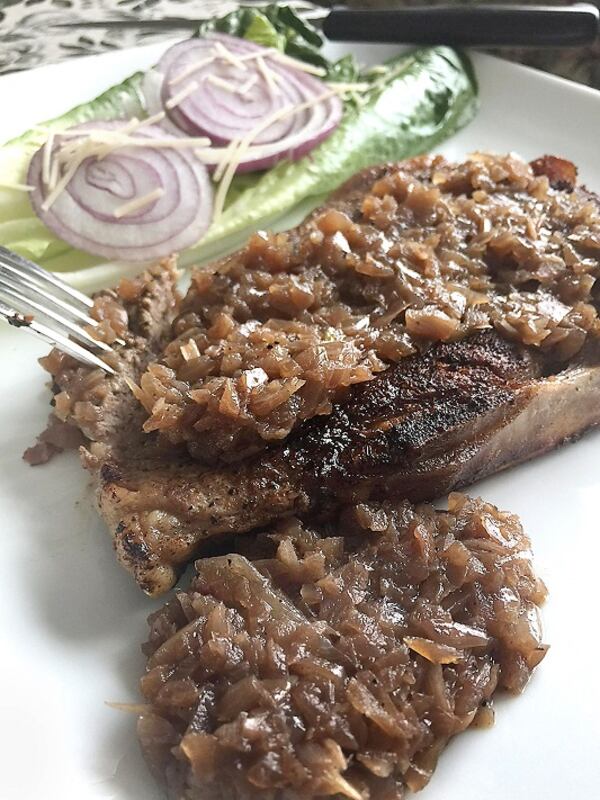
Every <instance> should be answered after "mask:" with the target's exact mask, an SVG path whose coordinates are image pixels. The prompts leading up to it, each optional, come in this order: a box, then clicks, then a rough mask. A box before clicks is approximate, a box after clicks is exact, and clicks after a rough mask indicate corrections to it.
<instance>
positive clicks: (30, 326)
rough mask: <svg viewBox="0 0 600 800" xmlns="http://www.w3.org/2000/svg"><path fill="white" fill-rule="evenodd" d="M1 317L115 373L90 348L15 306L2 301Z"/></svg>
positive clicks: (87, 361) (66, 351)
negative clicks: (32, 317) (18, 310)
mask: <svg viewBox="0 0 600 800" xmlns="http://www.w3.org/2000/svg"><path fill="white" fill-rule="evenodd" d="M0 317H4V319H5V320H6V321H7V322H8V324H9V325H13V326H14V327H16V328H25V330H27V331H29V332H30V333H33V334H35V335H36V336H38V337H39V338H40V339H43V340H44V341H45V342H47V343H48V344H50V345H53V346H56V347H58V349H59V350H62V351H63V352H64V353H68V355H70V356H73V358H76V359H77V360H78V361H81V362H83V363H84V364H88V365H90V366H93V367H98V368H100V369H102V370H104V372H107V373H108V374H109V375H114V374H115V371H114V369H113V368H112V367H110V366H109V365H108V364H105V363H104V361H102V360H101V359H100V358H98V356H96V355H94V354H93V353H90V352H89V350H86V349H85V348H84V347H82V346H81V345H79V344H77V342H73V341H72V340H71V339H68V338H67V337H66V336H63V335H62V334H61V333H58V332H57V331H53V330H51V329H50V328H48V327H47V326H46V325H43V324H42V323H41V322H36V320H34V319H27V317H26V316H24V315H23V314H19V313H18V312H17V311H15V310H14V309H13V308H10V306H7V305H5V304H4V303H2V302H1V301H0Z"/></svg>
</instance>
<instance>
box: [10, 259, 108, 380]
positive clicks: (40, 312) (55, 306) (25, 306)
mask: <svg viewBox="0 0 600 800" xmlns="http://www.w3.org/2000/svg"><path fill="white" fill-rule="evenodd" d="M93 305H94V304H93V302H92V301H91V300H90V298H89V297H86V295H84V294H82V293H81V292H78V291H77V289H73V287H72V286H69V285H68V284H67V283H65V282H64V281H62V280H60V278H58V277H57V276H56V275H55V274H54V273H53V272H48V271H47V270H45V269H42V267H40V266H38V265H37V264H34V263H33V261H29V260H28V259H26V258H23V257H22V256H20V255H17V253H13V252H12V250H8V249H7V248H6V247H1V246H0V317H2V318H3V319H5V320H6V321H7V322H8V324H9V325H13V326H14V327H16V328H22V329H23V330H27V331H29V332H30V333H33V334H35V335H36V336H38V337H39V338H40V339H43V340H44V341H45V342H48V344H51V345H52V346H53V347H56V348H57V349H58V350H61V351H62V352H63V353H67V354H68V355H70V356H73V358H76V359H77V360H78V361H81V362H82V363H83V364H87V365H88V366H93V367H99V368H100V369H102V370H104V372H106V373H108V374H109V375H114V372H115V371H114V369H113V368H112V367H110V366H109V365H108V364H106V363H105V362H104V361H103V360H102V358H101V357H100V356H101V355H102V354H107V353H112V352H113V349H112V347H110V346H109V345H107V344H106V343H105V342H101V341H99V340H98V339H96V338H94V336H92V334H91V333H89V332H88V331H87V330H86V329H85V328H84V327H83V326H86V327H87V328H95V327H96V326H97V325H98V322H97V321H96V320H95V319H93V318H92V317H91V316H90V314H89V311H90V308H91V307H92V306H93ZM40 318H41V320H42V321H40ZM118 341H120V340H118ZM121 343H122V342H121Z"/></svg>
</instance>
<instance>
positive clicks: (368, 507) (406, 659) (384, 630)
mask: <svg viewBox="0 0 600 800" xmlns="http://www.w3.org/2000/svg"><path fill="white" fill-rule="evenodd" d="M246 544H247V555H250V554H251V551H254V558H252V556H250V558H246V557H245V556H244V555H240V554H236V555H230V556H222V557H216V558H207V559H202V560H200V561H198V562H197V564H196V569H197V574H196V577H195V578H194V579H193V580H192V583H191V586H190V588H189V589H188V590H187V591H185V592H183V591H181V592H178V593H177V594H176V596H175V598H174V599H173V600H171V601H170V602H169V603H168V604H167V605H166V606H165V607H164V608H163V609H162V610H161V611H158V612H156V613H155V614H153V615H152V616H151V617H150V620H149V621H150V637H149V640H148V642H147V644H146V645H145V652H146V654H147V655H148V664H147V670H146V674H145V675H144V677H143V678H142V681H141V690H142V693H143V695H144V697H145V700H146V703H147V705H146V707H145V709H144V711H143V712H142V715H141V717H140V719H139V722H138V735H139V738H140V741H141V744H142V748H143V751H144V754H145V757H146V759H147V761H148V763H149V765H150V767H151V769H152V771H153V772H154V774H155V775H156V776H157V778H158V779H159V780H160V781H161V782H162V783H164V784H166V785H167V787H168V789H169V797H172V798H173V800H184V798H185V800H225V798H230V797H235V798H237V799H238V800H243V799H244V798H248V800H250V799H251V798H265V800H275V799H276V798H277V800H301V798H312V797H315V796H319V797H320V796H325V797H327V796H335V797H347V798H351V800H366V799H367V798H369V800H399V798H402V797H403V796H404V793H405V789H407V788H409V789H411V790H413V791H416V790H418V789H421V788H422V787H423V786H424V785H425V784H426V783H427V782H428V781H429V778H430V777H431V774H432V772H433V770H434V769H435V766H436V762H437V759H438V756H439V755H440V753H441V751H442V750H443V748H444V747H445V745H446V744H447V742H448V741H449V739H450V738H451V737H453V736H455V735H456V734H457V733H460V732H461V731H463V730H465V729H466V728H467V727H468V726H469V725H471V724H473V723H475V724H477V723H478V722H479V721H481V722H485V721H486V719H489V715H490V702H491V699H492V696H493V694H494V692H495V691H496V689H499V688H501V689H507V690H509V691H511V692H515V693H517V692H520V691H521V690H522V689H523V688H524V687H525V685H526V684H527V681H528V680H529V677H530V675H531V672H532V670H533V669H534V667H535V666H536V665H537V664H538V663H539V662H540V661H541V660H542V658H543V657H544V655H545V653H546V649H547V648H546V646H545V645H543V644H542V639H541V630H540V623H539V616H538V606H539V605H540V603H541V602H543V600H544V597H545V588H544V586H543V584H542V583H541V582H540V581H539V580H538V579H537V578H536V576H535V574H534V572H533V569H532V565H531V561H530V552H529V541H528V539H527V537H526V536H525V534H524V533H523V531H522V529H521V526H520V524H519V521H518V519H517V518H516V517H514V516H512V515H510V514H506V513H502V512H500V511H498V510H497V509H496V508H494V507H493V506H490V505H488V504H485V503H483V502H481V501H480V500H470V499H469V498H467V497H464V496H462V495H458V494H454V495H451V496H450V498H449V510H448V512H439V511H434V510H433V509H432V508H431V507H430V506H421V507H416V508H415V507H413V506H411V505H410V504H408V503H400V504H389V503H384V504H372V503H370V504H364V503H362V504H358V505H352V506H347V507H345V508H343V509H342V510H341V511H340V512H339V514H338V516H337V518H336V519H335V520H334V521H332V522H331V523H330V524H329V525H328V526H326V527H321V528H319V529H318V530H317V529H315V528H314V527H313V526H310V527H308V526H305V525H302V524H301V523H300V522H299V521H298V520H296V519H290V520H287V521H281V522H280V523H279V524H278V525H277V526H276V527H275V528H274V529H272V530H270V531H269V532H268V534H266V535H263V536H259V537H258V539H257V540H255V541H251V540H250V539H249V537H248V538H247V541H246ZM257 556H258V557H257Z"/></svg>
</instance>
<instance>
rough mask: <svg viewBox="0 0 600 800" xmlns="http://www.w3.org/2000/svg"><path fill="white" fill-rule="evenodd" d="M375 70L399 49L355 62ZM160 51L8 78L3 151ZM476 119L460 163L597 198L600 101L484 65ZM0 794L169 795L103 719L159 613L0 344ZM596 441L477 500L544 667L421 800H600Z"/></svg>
mask: <svg viewBox="0 0 600 800" xmlns="http://www.w3.org/2000/svg"><path fill="white" fill-rule="evenodd" d="M356 49H357V51H358V52H359V54H360V56H361V57H362V59H363V60H365V61H377V60H379V59H380V58H381V57H384V56H386V55H389V53H390V48H385V49H381V50H378V49H377V48H374V47H369V48H365V47H361V48H356ZM160 50H161V47H157V46H152V47H149V48H143V49H138V50H131V51H123V52H120V53H114V54H110V55H103V56H95V57H90V58H82V59H78V60H76V61H72V62H67V63H63V64H60V65H58V66H53V67H46V68H43V69H39V70H32V71H30V72H25V73H22V74H16V75H10V76H7V77H4V78H2V79H0V108H2V109H3V113H2V116H1V117H0V140H3V139H6V138H8V137H10V136H13V135H15V134H18V133H19V132H20V131H22V130H23V129H24V128H26V127H27V126H29V125H31V124H33V123H34V122H36V121H39V120H40V119H44V118H47V117H50V116H54V115H56V114H58V113H60V112H62V111H65V110H66V109H68V108H70V107H71V106H72V105H74V104H75V103H77V102H81V101H84V100H86V99H89V98H90V97H92V96H94V95H95V94H97V93H98V92H99V91H100V90H102V89H103V88H105V87H107V86H108V85H110V84H112V83H114V82H116V81H118V80H119V79H120V78H122V77H124V76H125V75H127V74H129V73H131V72H132V71H134V70H135V69H137V68H140V67H144V66H146V65H149V64H151V63H153V62H154V61H155V60H156V58H157V55H158V53H159V52H160ZM475 63H476V67H477V73H478V76H479V80H480V84H481V111H480V112H479V115H478V117H477V119H476V120H475V121H474V122H473V123H471V125H470V126H469V127H468V128H467V129H465V130H464V131H462V132H461V133H460V134H459V135H458V136H456V137H455V138H454V139H452V140H451V141H450V142H448V143H447V144H446V145H445V146H444V148H442V149H443V151H444V152H445V153H446V154H448V155H450V156H452V157H462V156H463V155H465V154H466V153H468V152H470V151H473V150H477V149H487V150H496V151H502V152H504V151H508V150H514V151H517V152H519V153H521V154H522V155H523V156H525V157H526V158H532V157H534V156H537V155H540V154H542V153H554V154H557V155H562V156H565V157H567V158H570V159H572V160H573V161H575V162H576V163H577V164H578V165H579V167H580V173H581V175H582V177H583V179H584V180H585V181H586V182H587V183H588V185H589V186H590V187H593V188H596V189H600V163H599V162H598V155H597V154H598V139H599V137H598V134H599V133H600V93H596V92H594V91H592V90H590V89H585V88H582V87H579V86H576V85H575V84H571V83H568V82H566V81H561V80H559V79H556V78H552V77H548V76H546V75H543V74H541V73H537V72H534V71H531V70H527V69H525V68H522V67H519V66H514V65H510V64H508V63H504V62H502V61H499V60H495V59H492V58H489V57H486V56H476V57H475ZM0 348H1V353H2V365H1V366H2V389H3V391H2V393H1V395H0V426H1V427H0V430H1V433H0V437H1V439H0V443H1V446H0V520H1V521H0V526H1V530H2V540H1V545H0V548H1V549H0V587H1V592H2V602H1V603H0V720H1V722H0V739H1V741H0V764H2V767H1V770H0V798H1V799H2V800H29V798H42V797H43V798H48V800H54V799H55V798H56V799H57V800H58V798H71V797H77V798H79V800H87V799H88V798H93V800H98V799H99V798H119V800H120V799H121V798H124V799H127V800H153V799H154V798H158V797H160V794H159V793H158V792H157V790H156V789H155V788H154V786H153V784H152V782H151V780H150V779H149V778H148V776H147V774H146V771H145V767H144V765H143V763H142V760H141V757H140V755H139V754H138V750H137V744H136V740H135V736H134V720H133V719H132V718H130V717H128V716H127V715H124V714H120V713H118V712H115V711H113V710H111V709H110V708H108V707H106V706H105V705H104V701H106V700H133V699H135V698H136V684H137V679H138V676H139V675H140V674H141V672H142V669H143V664H144V660H143V658H142V656H141V654H140V651H139V645H140V642H141V641H142V640H143V639H144V638H145V635H146V625H145V617H146V615H147V614H148V613H149V612H150V611H151V610H152V609H153V608H154V607H156V605H157V604H156V603H152V602H150V601H149V600H148V599H147V598H145V597H144V596H143V595H142V594H141V593H140V592H139V590H138V589H137V588H136V587H135V586H134V584H133V581H132V580H131V578H130V577H129V576H128V575H126V574H125V572H124V571H123V570H121V569H120V568H119V567H118V566H117V564H116V563H115V559H114V557H113V554H112V550H111V545H110V540H109V537H108V536H107V535H106V533H105V531H104V530H103V527H102V525H101V524H100V522H99V520H98V519H97V517H96V515H95V512H94V511H93V510H92V507H91V500H90V497H89V491H88V488H87V481H86V477H85V475H84V474H83V472H82V470H81V469H80V467H79V465H78V462H77V459H76V457H75V456H74V455H65V456H62V457H59V458H57V459H56V460H55V461H54V462H53V463H52V464H50V465H48V466H47V467H41V468H37V469H35V470H32V469H31V468H30V467H28V466H27V465H25V464H24V463H23V462H22V461H21V458H20V457H21V453H22V452H23V450H24V449H25V447H26V446H27V445H29V444H30V443H31V442H32V441H33V438H34V435H35V434H36V433H37V432H38V431H40V430H41V428H42V427H43V425H44V420H45V416H46V413H47V411H48V393H47V392H46V391H44V387H43V380H44V378H43V375H42V372H41V370H40V369H39V367H38V366H37V365H36V363H35V358H36V357H37V356H39V355H42V354H43V353H44V351H45V348H44V347H43V346H40V345H38V344H37V343H36V341H35V340H33V339H31V338H30V337H28V336H25V335H23V334H20V333H18V332H17V331H13V330H8V329H2V330H1V331H0ZM599 457H600V436H599V435H598V434H589V435H588V436H586V437H585V438H584V439H583V441H581V442H579V443H578V444H576V445H572V446H568V447H565V448H564V449H562V450H559V451H557V452H555V453H553V454H552V455H550V456H547V457H545V458H542V459H539V460H538V461H536V462H534V463H531V464H528V465H525V466H522V467H519V468H517V469H514V470H511V471H510V472H508V473H506V474H504V475H501V476H498V477H496V478H493V479H490V480H487V481H485V482H484V483H482V484H481V485H480V486H477V487H476V491H477V492H480V493H481V494H482V495H483V496H484V497H486V498H487V499H489V500H491V501H493V502H495V503H497V504H498V505H499V506H501V507H502V508H506V509H510V510H513V511H515V512H517V513H519V514H520V515H521V517H522V519H523V521H524V524H525V526H526V529H527V530H528V531H529V533H530V534H531V536H532V537H533V542H534V547H535V553H536V556H537V559H536V561H537V567H538V570H539V572H540V573H541V575H542V576H543V578H544V579H545V580H546V582H547V584H548V586H549V588H550V599H549V601H548V603H547V606H546V610H545V628H546V639H547V641H549V642H550V643H551V645H552V648H551V650H550V653H549V655H548V657H547V658H546V660H545V661H544V662H543V664H542V666H541V668H540V669H539V670H538V672H537V673H536V675H535V677H534V679H533V681H532V683H531V685H530V686H529V687H528V689H527V690H526V692H525V694H524V695H523V696H522V697H521V698H520V699H517V700H512V699H507V700H503V701H501V702H499V703H498V704H497V711H498V713H497V722H496V725H495V727H494V728H493V729H491V730H489V731H485V732H481V731H477V732H475V731H473V732H467V733H466V734H464V735H461V736H460V737H458V739H457V740H456V741H455V742H454V743H452V744H451V745H450V747H449V748H448V751H447V752H446V753H445V754H444V755H443V757H442V759H441V762H440V765H439V768H438V770H437V772H436V774H435V775H434V777H433V780H432V782H431V784H430V785H429V786H428V787H427V789H426V790H425V792H424V794H423V798H424V800H425V798H427V800H482V798H483V797H485V798H486V800H538V799H539V800H542V798H543V800H564V798H566V797H569V796H571V797H574V798H577V799H579V798H582V799H583V798H586V800H592V798H595V797H598V792H599V790H598V785H599V784H600V758H599V756H600V752H599V743H600V724H599V720H600V692H599V688H598V687H599V685H600V684H599V681H598V676H597V671H598V656H599V652H598V634H597V629H596V625H597V618H598V615H597V612H596V610H595V609H596V603H597V591H596V586H597V584H598V577H597V570H598V564H599V563H600V532H599V530H598V511H597V506H598V496H599V489H600V473H599V470H598V462H599Z"/></svg>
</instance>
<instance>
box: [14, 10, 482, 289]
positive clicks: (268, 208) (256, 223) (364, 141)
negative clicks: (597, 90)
mask: <svg viewBox="0 0 600 800" xmlns="http://www.w3.org/2000/svg"><path fill="white" fill-rule="evenodd" d="M286 9H287V7H286V6H268V7H266V8H263V10H262V12H261V11H258V10H256V9H249V8H242V9H238V11H236V12H233V14H232V15H227V16H226V17H223V18H221V19H220V20H216V21H215V20H211V22H210V25H212V26H213V27H212V29H218V30H226V31H227V32H228V33H229V32H231V33H234V34H235V35H239V34H240V33H242V34H243V35H247V36H248V37H249V38H254V40H261V43H263V44H268V46H278V47H281V48H282V49H285V50H286V52H291V50H290V47H291V48H292V50H293V48H294V47H295V48H300V49H301V50H302V49H303V48H304V49H307V51H310V53H312V56H314V57H315V59H316V61H317V62H318V63H320V64H321V65H325V68H326V69H327V70H328V72H329V75H330V76H331V78H333V77H335V79H337V80H344V81H352V80H355V79H356V77H357V73H356V64H355V61H354V59H353V57H352V56H346V57H344V58H343V59H340V60H339V61H337V62H335V63H331V62H328V61H327V60H326V59H324V58H323V56H322V55H321V54H320V53H319V49H318V43H320V42H321V37H320V34H319V32H318V31H316V30H315V29H312V28H311V27H310V26H307V25H306V24H305V23H304V22H302V20H299V21H298V18H296V17H295V15H294V12H292V11H291V10H289V9H288V10H286ZM219 26H220V27H219ZM275 37H277V38H275ZM312 56H311V58H312ZM302 57H306V54H304V55H303V56H302ZM319 59H320V61H319ZM307 60H308V59H307ZM142 78H143V74H142V73H136V74H135V75H132V76H131V77H130V78H128V79H127V80H125V81H124V82H123V83H121V84H119V85H118V86H114V87H112V88H110V89H109V90H107V91H106V92H104V93H103V94H102V95H100V96H99V97H97V98H96V99H95V100H92V101H91V102H89V103H84V104H82V105H80V106H77V107H76V108H74V109H72V110H71V111H70V112H68V113H67V114H64V115H63V116H61V117H58V118H57V119H54V120H50V121H48V122H46V123H42V124H41V125H40V126H39V129H33V130H31V131H28V132H27V133H25V134H23V135H22V136H20V137H18V138H16V139H13V140H11V141H10V142H7V143H6V144H5V145H4V146H2V147H0V244H3V245H5V246H6V247H9V248H11V249H12V250H15V251H16V252H18V253H21V254H22V255H24V256H26V257H28V258H31V259H33V260H34V261H36V262H38V263H40V264H42V266H45V267H46V268H48V269H52V270H55V271H64V272H69V273H70V276H69V280H72V282H73V283H76V284H77V285H79V286H81V287H83V288H90V287H94V288H95V287H96V286H97V285H98V284H99V283H103V282H104V280H106V281H107V282H108V281H109V280H113V279H114V276H115V275H116V274H119V272H121V273H125V272H131V270H132V269H133V268H132V267H131V266H127V265H124V264H116V263H115V264H111V265H106V264H105V262H104V261H103V260H102V259H101V258H99V257H96V256H93V255H90V254H88V253H83V252H81V251H78V250H75V249H73V248H71V247H70V246H69V245H68V244H67V243H65V242H63V241H62V240H61V239H58V238H57V237H56V236H54V235H53V234H52V233H51V232H50V231H49V230H48V229H47V228H46V226H45V225H44V224H43V223H42V222H41V221H40V220H39V219H38V218H37V217H36V216H35V214H34V212H33V210H32V209H31V206H30V202H29V197H28V195H27V194H26V193H24V192H20V191H17V190H14V189H10V188H7V187H6V186H5V187H4V188H2V186H3V184H9V185H10V184H19V183H24V182H25V181H26V175H27V168H28V165H29V161H30V159H31V156H32V155H33V153H34V152H35V150H36V149H37V148H38V147H40V146H41V144H42V143H43V141H44V138H45V133H44V130H48V129H50V130H61V129H64V128H67V127H69V126H71V125H74V124H77V123H80V122H84V121H87V120H91V119H111V118H117V117H131V116H139V115H143V114H144V113H145V110H144V106H143V97H142V95H141V82H142ZM360 80H361V81H367V82H370V83H371V88H370V90H369V91H368V92H367V93H365V94H363V95H361V96H360V97H358V98H355V99H354V100H352V101H351V102H349V103H347V105H346V110H345V114H344V118H343V120H342V123H341V125H340V126H339V128H338V129H337V130H336V131H335V132H334V133H333V134H332V135H331V136H330V137H329V138H328V139H327V140H326V141H325V142H323V143H322V144H321V145H320V146H319V147H317V148H315V150H313V151H312V152H311V153H310V154H309V155H307V156H305V157H304V158H303V159H301V160H300V161H297V162H295V163H289V162H283V163H281V164H279V165H278V166H276V167H275V168H273V169H271V170H269V171H267V172H265V173H253V174H249V175H240V176H237V177H236V178H235V180H234V181H233V184H232V186H231V188H230V191H229V193H228V197H227V203H226V207H225V210H224V212H223V214H222V215H221V217H220V219H219V220H218V221H217V222H215V224H213V226H212V227H211V228H210V229H209V231H208V233H207V234H206V236H205V237H204V239H203V240H202V242H200V243H199V244H198V245H197V246H196V247H194V248H192V249H190V250H189V251H187V252H185V253H183V254H182V255H181V263H182V264H183V265H188V264H191V263H193V262H196V263H197V262H199V261H203V260H206V259H209V258H213V257H216V256H220V255H222V254H224V253H226V252H229V251H231V250H233V249H235V248H236V247H238V246H239V245H240V244H242V243H243V241H244V239H245V238H246V237H247V236H248V234H249V233H250V232H251V231H253V230H256V228H258V227H265V226H269V227H271V228H273V229H276V230H282V229H284V228H286V227H290V226H291V225H294V224H296V223H298V222H300V221H301V219H302V218H303V217H304V216H305V215H306V214H307V213H308V212H309V211H310V210H311V209H313V208H314V207H315V206H317V205H318V204H319V203H320V202H322V201H323V200H324V199H325V197H326V196H327V195H328V194H329V193H330V192H331V191H333V190H334V189H335V188H337V187H338V186H339V185H340V184H341V183H342V182H343V181H345V180H346V179H347V178H349V177H350V176H351V175H352V174H353V173H354V172H357V171H358V170H360V169H362V168H363V167H366V166H369V165H371V164H375V163H378V162H382V161H385V160H398V159H402V158H406V157H409V156H411V155H415V154H417V153H421V152H424V151H426V150H428V149H430V148H431V147H433V146H435V145H436V144H438V143H439V142H441V141H442V140H443V139H444V138H446V137H447V136H449V135H451V134H452V133H453V132H454V131H456V130H457V129H458V128H460V127H461V126H462V125H464V124H466V123H467V122H468V121H469V120H470V119H471V118H472V116H473V115H474V113H475V111H476V107H477V87H476V82H475V78H474V75H473V71H472V68H471V65H470V62H469V61H468V59H467V57H466V56H463V55H461V54H459V53H457V52H455V51H453V50H451V49H450V48H447V47H433V48H427V49H423V50H417V51H415V52H413V53H410V54H408V55H401V56H399V57H397V58H395V59H392V60H391V61H389V62H388V63H387V64H385V65H384V68H383V69H382V68H379V69H378V70H377V71H369V70H367V71H366V72H365V73H363V74H362V75H361V76H360ZM103 276H104V277H103Z"/></svg>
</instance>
